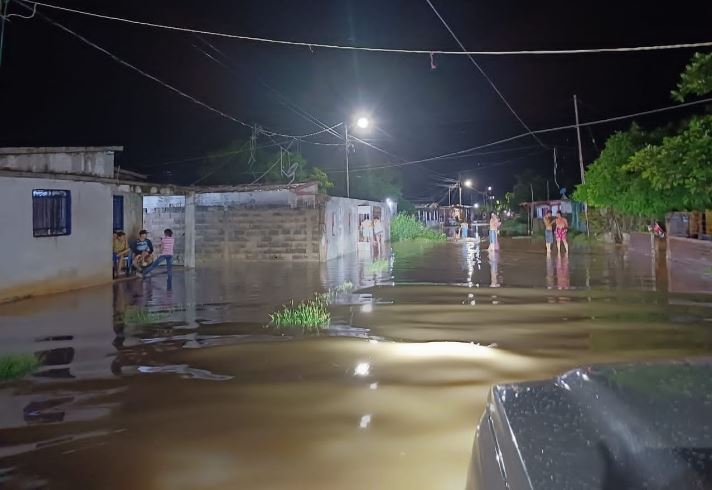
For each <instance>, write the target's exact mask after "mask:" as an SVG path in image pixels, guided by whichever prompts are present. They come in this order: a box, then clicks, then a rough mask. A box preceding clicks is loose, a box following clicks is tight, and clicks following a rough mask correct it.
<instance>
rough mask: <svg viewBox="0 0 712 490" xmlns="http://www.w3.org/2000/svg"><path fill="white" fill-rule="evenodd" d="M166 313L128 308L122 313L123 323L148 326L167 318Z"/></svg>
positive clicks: (167, 314)
mask: <svg viewBox="0 0 712 490" xmlns="http://www.w3.org/2000/svg"><path fill="white" fill-rule="evenodd" d="M169 314H170V312H166V311H148V310H147V309H145V308H130V309H127V310H126V311H125V312H124V323H127V324H132V325H148V324H150V323H157V322H160V321H161V320H163V319H164V318H166V317H167V316H169Z"/></svg>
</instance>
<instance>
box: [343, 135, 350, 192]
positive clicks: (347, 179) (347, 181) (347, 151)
mask: <svg viewBox="0 0 712 490" xmlns="http://www.w3.org/2000/svg"><path fill="white" fill-rule="evenodd" d="M344 133H345V135H346V136H345V137H344V141H345V142H346V197H351V189H350V188H349V124H348V123H346V122H345V123H344Z"/></svg>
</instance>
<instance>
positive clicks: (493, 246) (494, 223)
mask: <svg viewBox="0 0 712 490" xmlns="http://www.w3.org/2000/svg"><path fill="white" fill-rule="evenodd" d="M500 225H501V221H499V217H498V216H497V213H494V212H493V213H492V217H491V218H490V222H489V242H490V244H489V250H499V237H498V236H497V234H498V233H499V227H500Z"/></svg>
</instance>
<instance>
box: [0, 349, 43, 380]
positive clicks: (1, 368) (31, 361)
mask: <svg viewBox="0 0 712 490" xmlns="http://www.w3.org/2000/svg"><path fill="white" fill-rule="evenodd" d="M41 365H42V361H41V360H40V358H39V357H37V356H36V355H34V354H15V355H10V356H2V357H0V381H10V380H13V379H17V378H22V377H23V376H25V375H26V374H30V373H31V372H32V371H34V370H35V369H37V368H38V367H40V366H41Z"/></svg>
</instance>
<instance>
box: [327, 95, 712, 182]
mask: <svg viewBox="0 0 712 490" xmlns="http://www.w3.org/2000/svg"><path fill="white" fill-rule="evenodd" d="M710 103H712V97H709V98H705V99H700V100H696V101H693V102H685V103H682V104H676V105H671V106H666V107H660V108H657V109H651V110H647V111H642V112H636V113H633V114H625V115H622V116H614V117H609V118H606V119H598V120H595V121H588V122H581V123H579V126H581V127H587V126H595V125H599V124H607V123H611V122H617V121H623V120H625V119H631V118H634V117H639V116H647V115H650V114H657V113H660V112H665V111H671V110H676V109H682V108H685V107H692V106H696V105H700V104H710ZM575 128H576V124H569V125H566V126H557V127H553V128H546V129H537V130H534V131H532V132H533V133H535V134H545V133H553V132H556V131H563V130H566V129H575ZM527 136H529V133H521V134H518V135H516V136H510V137H509V138H503V139H500V140H497V141H492V142H490V143H485V144H482V145H477V146H473V147H470V148H465V149H463V150H459V151H455V152H451V153H446V154H444V155H438V156H434V157H429V158H423V159H420V160H413V161H410V162H400V163H392V164H388V165H381V166H376V167H354V168H351V169H350V171H351V172H360V171H366V170H378V169H381V168H390V167H401V166H405V165H415V164H419V163H426V162H432V161H437V160H443V159H446V158H450V157H452V156H454V155H464V154H467V153H470V152H472V151H476V150H480V149H482V148H489V147H492V146H496V145H500V144H504V143H509V142H511V141H516V140H518V139H522V138H525V137H527ZM329 172H343V170H338V169H336V170H329Z"/></svg>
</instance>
